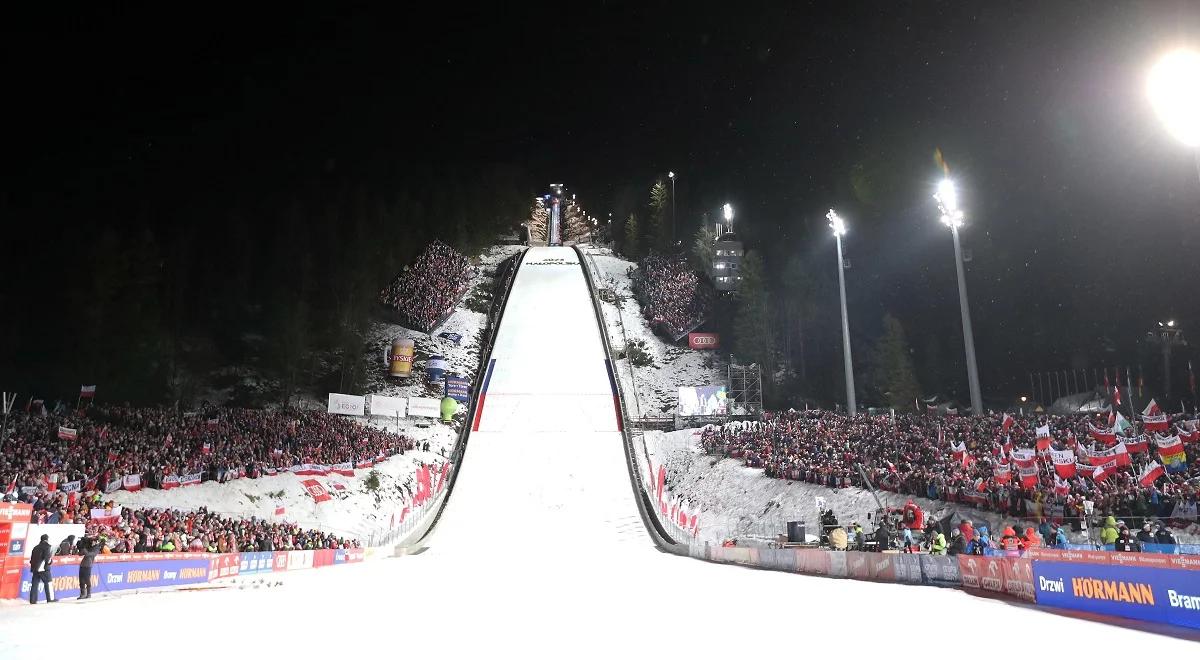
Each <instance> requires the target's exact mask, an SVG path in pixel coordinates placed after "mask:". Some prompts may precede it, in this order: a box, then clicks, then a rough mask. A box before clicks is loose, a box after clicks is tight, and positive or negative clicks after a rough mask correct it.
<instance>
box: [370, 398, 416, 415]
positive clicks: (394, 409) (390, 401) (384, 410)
mask: <svg viewBox="0 0 1200 660" xmlns="http://www.w3.org/2000/svg"><path fill="white" fill-rule="evenodd" d="M371 414H372V415H385V416H387V417H395V416H396V415H400V416H401V417H403V416H405V415H407V414H408V397H403V396H382V395H379V394H372V395H371Z"/></svg>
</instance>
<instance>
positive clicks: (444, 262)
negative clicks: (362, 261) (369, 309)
mask: <svg viewBox="0 0 1200 660" xmlns="http://www.w3.org/2000/svg"><path fill="white" fill-rule="evenodd" d="M471 274H472V270H471V264H470V262H469V261H468V260H467V258H466V257H464V256H463V255H461V254H459V253H458V252H457V251H455V250H454V248H452V247H450V246H449V245H446V244H445V243H442V242H441V241H434V242H433V243H430V244H429V246H428V247H426V248H425V250H424V251H423V252H421V254H420V255H418V256H417V258H416V260H415V261H413V263H412V264H410V265H408V266H405V267H404V271H403V272H401V273H400V274H399V275H398V276H397V277H396V279H395V280H393V281H392V283H391V284H389V285H387V286H386V287H385V288H384V289H383V291H380V292H379V301H380V302H381V303H383V304H384V306H386V307H388V308H389V309H392V310H395V312H396V313H397V314H398V315H399V316H400V319H401V322H402V323H403V324H404V325H405V326H406V327H410V328H413V329H416V330H420V331H422V332H431V331H432V330H433V329H434V328H435V327H437V325H438V324H440V323H441V322H442V321H443V320H445V319H446V317H447V316H449V315H450V312H451V311H453V310H454V306H455V305H457V304H458V301H459V300H461V299H462V297H463V295H465V294H466V292H467V288H468V286H469V284H470V281H471Z"/></svg>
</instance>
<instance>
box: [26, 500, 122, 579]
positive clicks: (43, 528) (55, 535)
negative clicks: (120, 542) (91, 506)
mask: <svg viewBox="0 0 1200 660" xmlns="http://www.w3.org/2000/svg"><path fill="white" fill-rule="evenodd" d="M117 508H118V510H119V509H120V507H117ZM42 534H46V535H47V536H49V537H50V539H49V540H50V549H51V550H53V551H54V556H55V557H57V556H58V546H59V544H60V543H62V542H63V539H65V538H67V537H68V536H74V537H75V540H76V541H78V540H79V539H81V538H83V535H84V526H83V525H79V524H64V523H60V524H57V525H38V524H36V523H30V524H29V539H30V540H29V541H26V542H25V560H26V562H28V561H29V555H31V554H33V547H34V546H35V545H37V544H38V543H39V539H41V538H42ZM50 570H51V571H53V570H54V562H51V566H50Z"/></svg>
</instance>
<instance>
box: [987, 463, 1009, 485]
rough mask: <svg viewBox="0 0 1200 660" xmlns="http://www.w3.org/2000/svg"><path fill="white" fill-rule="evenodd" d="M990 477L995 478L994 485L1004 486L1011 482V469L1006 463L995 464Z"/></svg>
mask: <svg viewBox="0 0 1200 660" xmlns="http://www.w3.org/2000/svg"><path fill="white" fill-rule="evenodd" d="M992 476H994V477H995V478H996V483H998V484H1006V483H1008V482H1009V481H1011V480H1012V468H1011V467H1010V466H1009V465H1008V463H997V464H996V466H995V467H993V468H992Z"/></svg>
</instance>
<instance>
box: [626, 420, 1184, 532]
mask: <svg viewBox="0 0 1200 660" xmlns="http://www.w3.org/2000/svg"><path fill="white" fill-rule="evenodd" d="M735 423H736V422H735ZM642 438H644V440H639V442H644V445H645V446H644V449H643V447H642V446H641V445H640V444H638V443H635V446H636V448H637V449H638V451H639V452H644V454H646V455H648V456H649V460H650V461H651V463H652V464H653V465H654V469H655V470H657V469H658V466H659V465H664V464H665V465H666V466H667V489H668V490H669V491H670V494H671V495H672V496H678V497H681V498H682V499H683V500H684V501H685V502H686V503H687V504H688V506H689V507H690V508H696V509H699V513H698V516H699V525H698V527H699V533H698V535H697V539H698V540H699V541H700V542H704V541H713V542H720V541H722V540H724V539H727V538H737V539H739V541H742V542H745V541H750V542H766V541H769V540H773V539H775V537H776V536H778V535H779V534H783V533H784V532H785V530H786V527H785V525H786V523H787V521H789V520H799V521H804V522H805V523H807V526H808V527H807V530H806V531H807V532H808V533H809V534H810V535H811V534H814V533H816V531H817V526H818V524H819V520H820V512H819V511H818V509H817V500H816V498H818V497H821V498H824V499H825V502H826V505H827V506H829V507H832V508H833V510H834V513H836V514H837V517H838V521H839V522H841V523H842V524H843V525H846V524H850V523H852V522H856V521H857V522H859V523H861V524H862V525H863V527H864V528H865V529H867V530H868V531H870V530H873V529H874V528H875V521H874V520H873V519H871V518H869V516H873V515H874V513H875V511H876V509H877V508H878V505H877V504H876V502H875V498H874V497H872V496H871V493H870V492H868V491H866V490H863V489H861V488H826V487H824V486H818V485H816V484H810V483H806V482H801V481H788V480H787V479H772V478H770V477H768V476H766V475H765V474H763V470H762V469H761V468H751V467H746V466H745V465H743V464H742V461H741V460H739V459H731V458H724V459H723V458H719V457H717V456H710V455H707V454H705V453H704V451H703V450H702V449H701V447H700V429H685V430H682V431H674V432H670V433H662V432H660V431H647V432H646V433H645V434H644V435H643V436H642ZM639 461H640V462H641V463H643V464H644V463H645V457H644V456H639ZM644 473H646V474H648V470H644ZM647 478H648V477H647ZM877 494H878V495H879V497H880V499H881V500H883V504H884V506H891V507H898V506H901V505H903V504H904V503H905V502H906V501H908V500H909V499H912V500H913V501H914V502H916V503H917V504H918V505H919V506H920V507H921V508H922V509H923V510H925V511H926V512H927V516H932V517H933V519H939V520H940V519H942V518H944V517H946V516H949V515H951V514H957V516H958V517H960V518H966V519H968V520H970V521H972V522H973V523H974V524H975V525H976V526H978V525H981V524H982V525H987V526H988V528H989V529H992V530H996V529H1003V528H1004V526H1006V525H1009V524H1018V523H1020V522H1021V521H1019V520H1017V519H1014V518H1005V517H1004V516H1002V515H1000V514H998V513H992V512H987V511H982V510H980V509H976V508H973V507H968V506H961V505H958V504H951V503H947V502H943V501H941V500H930V499H926V498H923V497H913V498H909V497H908V496H905V495H899V494H896V493H889V492H887V491H882V490H880V491H877ZM664 499H665V498H664ZM1022 524H1024V525H1028V524H1029V523H1027V522H1026V523H1022ZM1071 536H1072V537H1073V538H1072V541H1073V542H1078V543H1086V542H1087V540H1086V537H1085V535H1083V534H1071ZM1177 538H1178V539H1179V541H1180V542H1181V543H1194V542H1195V540H1194V539H1195V536H1194V535H1192V534H1187V533H1179V532H1178V531H1177Z"/></svg>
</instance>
